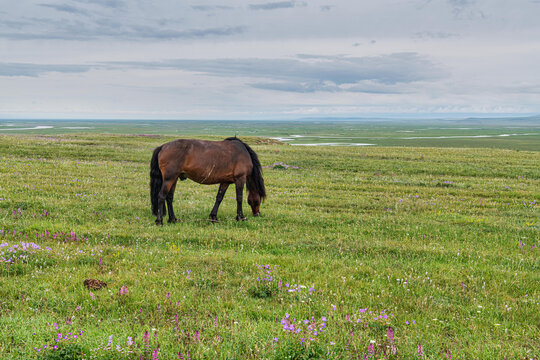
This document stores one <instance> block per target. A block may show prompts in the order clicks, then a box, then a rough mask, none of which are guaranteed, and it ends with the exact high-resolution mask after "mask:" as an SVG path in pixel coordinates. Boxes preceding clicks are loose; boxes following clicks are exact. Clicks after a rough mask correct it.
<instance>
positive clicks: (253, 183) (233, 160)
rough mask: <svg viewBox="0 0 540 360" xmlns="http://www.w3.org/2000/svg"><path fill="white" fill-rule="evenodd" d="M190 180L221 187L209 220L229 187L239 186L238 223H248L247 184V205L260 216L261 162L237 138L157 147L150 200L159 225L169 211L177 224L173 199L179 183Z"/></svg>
mask: <svg viewBox="0 0 540 360" xmlns="http://www.w3.org/2000/svg"><path fill="white" fill-rule="evenodd" d="M178 178H180V180H185V179H191V180H193V181H196V182H198V183H199V184H208V185H210V184H219V190H218V193H217V196H216V202H215V204H214V207H213V209H212V211H211V212H210V220H211V221H217V212H218V208H219V205H220V204H221V201H222V200H223V197H224V196H225V192H226V191H227V188H228V187H229V185H230V184H235V185H236V206H237V208H236V220H242V221H243V220H246V218H245V217H244V213H243V212H242V198H243V192H244V184H246V185H247V189H248V192H249V195H248V204H249V205H250V206H251V210H252V212H253V215H254V216H258V215H259V214H260V205H261V200H264V198H265V197H266V189H265V187H264V180H263V177H262V169H261V163H260V162H259V159H258V157H257V154H255V151H253V150H252V149H251V148H250V147H249V146H248V145H247V144H246V143H244V142H243V141H241V140H240V139H238V138H236V137H230V138H227V139H225V140H223V141H206V140H186V139H178V140H174V141H171V142H168V143H166V144H163V145H161V146H159V147H157V148H156V149H155V150H154V154H153V155H152V160H151V161H150V198H151V200H152V213H153V214H154V215H156V217H157V218H156V225H163V216H165V214H166V209H165V202H166V203H167V207H168V209H169V222H176V217H175V216H174V210H173V197H174V190H175V188H176V182H177V181H178Z"/></svg>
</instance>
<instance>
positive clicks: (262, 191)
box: [226, 137, 266, 200]
mask: <svg viewBox="0 0 540 360" xmlns="http://www.w3.org/2000/svg"><path fill="white" fill-rule="evenodd" d="M226 140H238V141H240V142H241V143H242V144H243V145H244V146H245V147H246V150H247V151H248V153H249V156H250V157H251V162H252V163H253V170H252V171H251V174H248V176H247V182H246V186H247V189H248V191H249V192H252V191H254V192H255V193H257V194H259V196H260V197H261V200H264V199H265V198H266V188H265V187H264V179H263V177H262V166H261V163H260V161H259V157H258V156H257V154H256V153H255V151H253V149H252V148H251V147H249V145H248V144H246V143H245V142H243V141H242V140H240V139H238V138H237V137H232V138H227V139H226Z"/></svg>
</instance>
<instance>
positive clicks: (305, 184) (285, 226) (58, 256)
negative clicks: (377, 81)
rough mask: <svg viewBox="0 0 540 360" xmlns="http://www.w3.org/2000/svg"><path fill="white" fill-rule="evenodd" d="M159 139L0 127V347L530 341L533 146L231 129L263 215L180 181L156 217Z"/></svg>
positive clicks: (395, 355) (434, 350)
mask: <svg viewBox="0 0 540 360" xmlns="http://www.w3.org/2000/svg"><path fill="white" fill-rule="evenodd" d="M220 138H221V136H220ZM171 139H173V138H172V137H166V136H152V137H150V136H136V135H132V136H127V135H98V134H91V133H89V134H82V135H81V134H79V135H77V134H72V135H63V136H58V135H51V136H47V137H44V136H30V135H27V136H22V135H18V136H0V231H1V233H0V284H1V286H0V353H1V354H2V358H3V359H20V358H30V359H32V358H38V359H61V358H68V357H67V356H68V355H69V354H71V355H73V356H74V358H86V359H90V358H92V359H111V358H112V359H115V358H116V359H139V358H141V356H142V358H143V359H151V358H153V356H154V357H157V358H159V359H173V358H183V359H188V358H191V359H210V358H212V359H216V358H217V359H249V358H252V359H285V358H290V359H308V358H324V359H328V358H332V359H357V358H364V356H367V357H368V358H374V359H375V358H376V359H381V358H383V357H386V358H387V359H411V358H426V359H448V358H452V359H473V358H474V359H502V358H504V357H507V358H508V359H526V358H528V359H531V358H534V357H537V358H538V357H539V356H540V350H539V349H540V329H539V326H540V317H539V315H538V314H539V313H540V305H539V303H540V288H539V284H540V257H539V251H540V249H539V246H540V242H539V238H540V236H539V234H540V216H539V214H540V213H539V211H538V209H539V205H538V203H539V202H540V182H539V178H540V167H539V166H538V164H539V163H540V153H538V152H527V151H513V150H494V149H469V148H464V149H455V148H446V149H443V148H428V147H426V148H398V147H362V148H359V147H294V146H288V145H280V144H276V143H270V144H266V143H264V142H261V141H260V140H259V139H255V138H245V139H246V140H247V142H248V143H250V144H252V145H253V148H254V150H255V151H256V152H257V153H258V154H259V157H260V159H261V162H262V164H263V165H265V166H267V168H265V169H264V176H265V181H266V185H267V190H268V194H269V197H268V199H267V201H266V202H265V203H264V204H263V205H262V207H261V212H262V216H261V217H259V218H253V217H251V216H249V220H248V221H247V222H241V223H238V222H236V221H235V220H234V218H235V215H236V209H235V206H236V205H235V201H234V190H233V189H234V188H231V189H229V192H228V193H227V195H226V197H225V199H224V201H223V203H222V206H221V208H220V212H219V214H218V216H219V218H220V220H221V222H220V223H217V224H214V223H210V222H208V221H205V219H207V218H208V214H209V213H210V210H211V207H212V205H213V202H214V199H215V195H216V193H217V186H203V185H199V184H196V183H193V182H191V181H184V182H181V183H179V184H178V187H177V193H176V198H175V205H176V208H175V210H176V215H177V217H179V219H180V222H179V223H177V224H166V225H165V226H163V227H156V226H155V225H154V224H153V221H154V218H153V217H152V216H151V211H150V201H149V190H148V182H149V178H148V171H149V160H150V156H151V151H152V149H153V148H154V147H155V146H157V145H160V144H162V143H164V142H166V141H169V140H171ZM214 139H217V138H214ZM276 163H282V164H283V165H284V166H281V165H275V164H276ZM293 167H294V168H293ZM246 206H247V204H246ZM85 279H99V280H102V281H105V282H106V283H107V287H106V288H103V289H100V290H89V289H87V288H85V287H84V286H83V281H84V280H85ZM54 346H57V347H58V348H57V349H54ZM51 348H53V349H51Z"/></svg>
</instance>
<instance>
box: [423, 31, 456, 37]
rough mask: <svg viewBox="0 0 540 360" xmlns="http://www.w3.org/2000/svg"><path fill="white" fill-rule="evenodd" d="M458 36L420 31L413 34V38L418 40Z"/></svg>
mask: <svg viewBox="0 0 540 360" xmlns="http://www.w3.org/2000/svg"><path fill="white" fill-rule="evenodd" d="M459 36H460V35H459V34H456V33H449V32H444V31H436V32H434V31H421V32H417V33H416V34H414V37H415V38H418V39H448V38H456V37H459Z"/></svg>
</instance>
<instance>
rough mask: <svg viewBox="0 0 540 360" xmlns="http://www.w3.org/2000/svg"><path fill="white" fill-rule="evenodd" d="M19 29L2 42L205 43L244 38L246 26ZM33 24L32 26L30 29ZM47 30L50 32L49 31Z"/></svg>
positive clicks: (70, 24)
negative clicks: (8, 40) (157, 41)
mask: <svg viewBox="0 0 540 360" xmlns="http://www.w3.org/2000/svg"><path fill="white" fill-rule="evenodd" d="M26 20H27V21H25V22H24V23H20V24H19V25H18V27H17V28H11V29H9V30H8V31H6V30H4V31H2V30H1V28H0V38H8V39H14V40H36V39H53V40H54V39H58V40H96V39H103V38H116V39H124V40H151V39H154V40H173V39H202V38H211V37H227V36H233V35H238V34H243V33H244V32H245V31H246V28H245V27H242V26H223V27H214V28H201V29H185V30H177V29H175V28H167V27H165V26H164V24H165V22H166V21H165V22H164V20H163V19H160V20H156V22H155V23H151V24H148V25H138V24H123V23H121V22H118V21H116V20H114V19H110V18H101V17H96V18H93V19H92V20H91V21H77V20H73V19H72V20H70V21H64V20H52V19H43V18H41V19H39V18H33V19H26ZM40 22H41V23H42V24H43V26H42V27H43V28H44V30H42V31H40V32H33V31H28V30H27V28H28V27H29V26H31V25H34V24H36V23H40ZM30 24H31V25H30ZM45 28H47V30H45Z"/></svg>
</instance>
